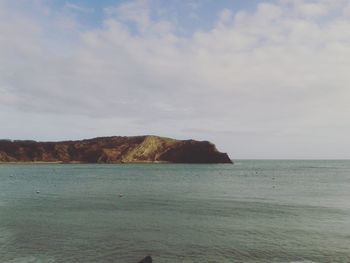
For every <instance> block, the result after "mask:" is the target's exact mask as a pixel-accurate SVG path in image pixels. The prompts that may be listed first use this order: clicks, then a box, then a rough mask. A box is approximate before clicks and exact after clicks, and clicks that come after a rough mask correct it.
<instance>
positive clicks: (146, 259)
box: [138, 256, 152, 263]
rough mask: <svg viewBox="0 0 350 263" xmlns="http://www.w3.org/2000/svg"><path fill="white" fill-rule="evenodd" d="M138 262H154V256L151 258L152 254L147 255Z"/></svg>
mask: <svg viewBox="0 0 350 263" xmlns="http://www.w3.org/2000/svg"><path fill="white" fill-rule="evenodd" d="M138 263H152V258H151V256H147V257H145V258H144V259H142V260H141V261H139V262H138Z"/></svg>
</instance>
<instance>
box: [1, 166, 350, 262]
mask: <svg viewBox="0 0 350 263" xmlns="http://www.w3.org/2000/svg"><path fill="white" fill-rule="evenodd" d="M120 194H122V195H123V196H122V197H120ZM146 255H151V256H152V257H153V259H154V262H155V263H157V262H159V263H162V262H174V263H177V262H247V263H255V262H279V263H291V262H300V263H301V262H304V263H312V262H344V263H349V262H350V161H254V160H251V161H248V160H244V161H236V163H235V164H234V165H228V164H225V165H182V164H177V165H172V164H158V165H153V164H148V165H141V164H138V165H126V164H125V165H124V164H123V165H78V164H75V165H0V262H1V263H3V262H5V263H27V262H31V263H36V262H40V263H46V262H50V263H54V262H55V263H56V262H65V263H67V262H68V263H69V262H84V263H87V262H102V263H104V262H122V263H129V262H130V263H135V262H137V261H138V260H140V259H141V258H143V257H144V256H146Z"/></svg>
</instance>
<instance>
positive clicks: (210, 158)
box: [0, 136, 232, 163]
mask: <svg viewBox="0 0 350 263" xmlns="http://www.w3.org/2000/svg"><path fill="white" fill-rule="evenodd" d="M23 162H24V163H26V162H28V163H31V162H35V163H40V162H43V163H46V162H47V163H232V161H231V160H230V158H229V156H228V155H227V154H226V153H221V152H219V151H218V150H217V149H216V147H215V145H214V144H212V143H210V142H208V141H196V140H175V139H170V138H164V137H158V136H132V137H124V136H112V137H99V138H93V139H87V140H77V141H60V142H36V141H28V140H14V141H12V140H0V163H23Z"/></svg>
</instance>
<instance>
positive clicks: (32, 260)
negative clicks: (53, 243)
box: [5, 256, 55, 263]
mask: <svg viewBox="0 0 350 263" xmlns="http://www.w3.org/2000/svg"><path fill="white" fill-rule="evenodd" d="M54 262H55V260H54V259H48V258H45V259H43V258H38V257H34V256H29V257H20V258H14V259H11V260H9V261H6V262H5V263H54Z"/></svg>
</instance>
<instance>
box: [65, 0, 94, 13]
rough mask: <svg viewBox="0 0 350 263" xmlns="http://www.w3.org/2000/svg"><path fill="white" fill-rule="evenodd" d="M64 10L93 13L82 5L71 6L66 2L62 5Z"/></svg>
mask: <svg viewBox="0 0 350 263" xmlns="http://www.w3.org/2000/svg"><path fill="white" fill-rule="evenodd" d="M64 7H65V8H67V9H69V10H72V11H75V12H82V13H92V12H94V9H93V8H89V7H85V6H82V5H77V4H72V3H70V2H66V3H65V5H64Z"/></svg>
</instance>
